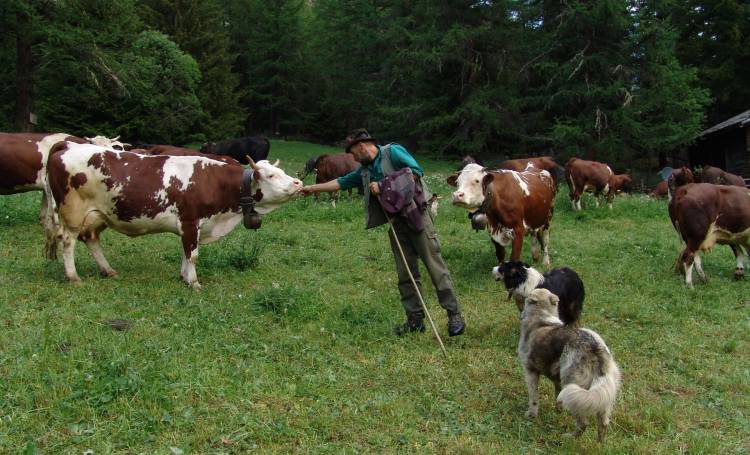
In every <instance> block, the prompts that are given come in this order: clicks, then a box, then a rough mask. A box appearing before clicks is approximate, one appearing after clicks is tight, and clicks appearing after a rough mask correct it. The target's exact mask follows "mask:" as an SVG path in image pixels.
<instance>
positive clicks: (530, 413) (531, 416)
mask: <svg viewBox="0 0 750 455" xmlns="http://www.w3.org/2000/svg"><path fill="white" fill-rule="evenodd" d="M525 415H526V418H527V419H535V418H536V416H537V415H539V411H537V410H535V409H534V410H532V409H529V410H528V411H526V414H525Z"/></svg>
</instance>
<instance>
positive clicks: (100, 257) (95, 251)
mask: <svg viewBox="0 0 750 455" xmlns="http://www.w3.org/2000/svg"><path fill="white" fill-rule="evenodd" d="M99 232H101V231H92V232H88V233H84V234H82V235H81V239H82V240H83V241H84V243H86V247H88V249H89V252H90V253H91V256H92V257H93V258H94V262H96V265H97V267H99V273H101V275H102V276H103V277H105V278H108V277H114V276H117V272H115V270H114V269H113V268H112V267H111V266H110V265H109V262H107V258H106V257H104V251H102V245H101V243H99Z"/></svg>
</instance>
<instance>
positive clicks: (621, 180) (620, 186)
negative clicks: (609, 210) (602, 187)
mask: <svg viewBox="0 0 750 455" xmlns="http://www.w3.org/2000/svg"><path fill="white" fill-rule="evenodd" d="M632 186H633V178H632V177H631V176H630V175H629V174H615V175H613V176H612V177H610V178H609V191H608V192H607V201H608V202H609V203H610V205H611V204H612V202H611V201H612V199H613V198H614V197H615V195H616V194H617V193H620V192H623V191H630V189H631V187H632Z"/></svg>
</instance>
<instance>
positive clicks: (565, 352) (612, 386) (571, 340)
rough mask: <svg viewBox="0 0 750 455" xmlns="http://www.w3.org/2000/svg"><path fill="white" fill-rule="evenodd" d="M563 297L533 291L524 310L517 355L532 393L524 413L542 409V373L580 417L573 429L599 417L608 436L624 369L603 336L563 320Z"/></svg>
mask: <svg viewBox="0 0 750 455" xmlns="http://www.w3.org/2000/svg"><path fill="white" fill-rule="evenodd" d="M558 301H559V299H558V298H557V296H556V295H555V294H552V293H551V292H549V291H548V290H547V289H543V288H539V289H534V290H533V291H531V293H530V294H529V296H528V297H527V298H526V300H525V304H524V309H523V313H522V314H521V338H520V339H519V340H518V358H519V360H520V361H521V364H522V365H523V368H524V374H525V378H526V388H527V389H528V392H529V410H528V411H527V412H526V417H529V418H533V417H536V416H537V414H538V413H539V392H538V391H537V386H538V384H539V375H540V374H543V375H544V376H547V377H548V378H550V379H551V380H552V382H553V383H554V384H555V394H556V395H557V405H558V406H562V407H563V408H565V409H567V410H568V411H570V413H571V414H573V417H575V420H576V430H575V432H574V433H573V434H572V436H574V437H576V438H577V437H579V436H580V435H581V434H582V433H583V432H584V431H585V430H586V427H587V426H588V419H589V417H592V416H596V418H597V429H598V432H599V441H603V440H604V436H605V435H606V434H607V426H608V425H609V420H610V417H611V416H612V408H613V407H614V404H615V399H616V398H617V391H618V390H619V388H620V369H619V368H618V367H617V364H616V363H615V360H614V358H613V357H612V353H611V352H609V348H608V347H607V345H606V344H604V340H602V338H601V337H600V336H599V335H598V334H597V333H596V332H594V331H592V330H589V329H575V328H572V327H570V326H565V325H564V324H563V322H562V321H561V320H560V319H559V317H558V313H557V303H558Z"/></svg>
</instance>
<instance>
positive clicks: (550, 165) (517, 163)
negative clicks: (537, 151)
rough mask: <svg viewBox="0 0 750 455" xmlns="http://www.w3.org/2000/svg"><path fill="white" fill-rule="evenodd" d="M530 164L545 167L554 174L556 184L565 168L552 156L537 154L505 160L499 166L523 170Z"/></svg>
mask: <svg viewBox="0 0 750 455" xmlns="http://www.w3.org/2000/svg"><path fill="white" fill-rule="evenodd" d="M529 165H532V166H534V167H535V168H537V169H543V170H545V171H547V172H549V173H550V175H551V176H552V179H554V181H555V185H557V177H558V175H561V174H562V173H563V172H564V170H563V169H562V166H560V165H559V164H557V163H556V162H555V160H554V159H552V157H551V156H535V157H529V158H518V159H514V160H505V161H503V162H502V163H500V166H498V168H499V169H508V170H510V171H518V172H522V171H525V170H526V168H528V167H529Z"/></svg>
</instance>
